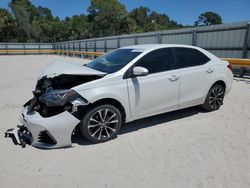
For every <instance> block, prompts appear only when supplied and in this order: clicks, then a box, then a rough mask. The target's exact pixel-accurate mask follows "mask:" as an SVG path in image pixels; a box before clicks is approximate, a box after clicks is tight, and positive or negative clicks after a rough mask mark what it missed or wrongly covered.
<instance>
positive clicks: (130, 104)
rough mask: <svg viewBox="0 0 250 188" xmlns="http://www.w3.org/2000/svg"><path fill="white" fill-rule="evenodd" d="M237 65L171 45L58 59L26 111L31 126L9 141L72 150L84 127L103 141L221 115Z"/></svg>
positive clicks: (42, 76)
mask: <svg viewBox="0 0 250 188" xmlns="http://www.w3.org/2000/svg"><path fill="white" fill-rule="evenodd" d="M231 68H232V67H231V65H230V64H229V63H228V62H226V61H223V60H221V59H219V58H218V57H216V56H214V55H213V54H211V53H209V52H208V51H206V50H204V49H201V48H198V47H194V46H187V45H170V44H169V45H168V44H162V45H160V44H150V45H137V46H128V47H123V48H119V49H117V50H114V51H112V52H110V53H108V54H105V55H104V56H102V57H99V58H97V59H95V60H93V61H92V62H90V63H88V64H86V65H77V64H73V63H67V62H55V63H53V64H51V65H49V66H48V67H46V68H45V69H44V70H43V71H42V72H41V74H40V75H39V78H38V82H37V86H36V88H35V91H33V93H34V97H33V99H31V100H30V101H28V102H27V103H26V104H25V105H24V106H23V111H22V114H21V117H20V121H21V122H22V124H23V126H20V127H18V128H15V129H10V130H8V131H7V132H6V136H11V137H12V138H13V139H14V140H15V142H16V143H17V144H21V145H22V146H25V144H26V143H28V144H31V145H33V146H35V147H39V148H59V147H67V146H71V135H72V132H73V131H74V129H75V127H76V126H77V125H79V126H80V130H81V133H82V134H83V136H84V137H85V138H87V139H88V140H89V141H91V142H93V143H100V142H106V141H108V140H110V139H113V138H115V137H116V136H117V134H118V133H119V130H120V128H121V125H122V124H123V123H126V122H130V121H133V120H136V119H140V118H145V117H149V116H153V115H156V114H161V113H165V112H169V111H173V110H178V109H182V108H187V107H190V106H196V105H201V106H202V107H203V108H204V109H206V110H207V111H214V110H218V109H219V108H220V106H221V105H222V104H223V98H224V96H225V95H226V94H227V93H228V92H229V91H230V89H231V87H232V80H233V74H232V71H231ZM166 115H167V114H166Z"/></svg>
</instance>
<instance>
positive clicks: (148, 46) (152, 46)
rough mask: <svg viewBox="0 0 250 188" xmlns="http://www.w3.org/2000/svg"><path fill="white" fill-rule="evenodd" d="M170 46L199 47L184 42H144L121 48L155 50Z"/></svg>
mask: <svg viewBox="0 0 250 188" xmlns="http://www.w3.org/2000/svg"><path fill="white" fill-rule="evenodd" d="M167 47H168V48H169V47H184V48H195V49H198V47H195V46H191V45H183V44H142V45H132V46H125V47H122V48H121V49H140V50H143V51H144V50H145V51H147V50H154V49H158V48H167Z"/></svg>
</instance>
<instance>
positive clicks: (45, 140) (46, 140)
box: [38, 131, 56, 145]
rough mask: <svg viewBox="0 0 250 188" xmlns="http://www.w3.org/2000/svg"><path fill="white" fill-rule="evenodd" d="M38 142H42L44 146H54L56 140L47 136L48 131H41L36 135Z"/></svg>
mask: <svg viewBox="0 0 250 188" xmlns="http://www.w3.org/2000/svg"><path fill="white" fill-rule="evenodd" d="M38 142H42V143H45V144H51V145H54V144H56V140H55V139H54V138H53V137H52V136H51V135H50V134H49V132H48V131H41V132H40V133H39V134H38Z"/></svg>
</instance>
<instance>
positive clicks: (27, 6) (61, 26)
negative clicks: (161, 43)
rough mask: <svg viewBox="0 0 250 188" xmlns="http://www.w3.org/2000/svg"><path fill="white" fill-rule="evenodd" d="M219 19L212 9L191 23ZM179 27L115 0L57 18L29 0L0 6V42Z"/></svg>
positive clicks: (97, 2)
mask: <svg viewBox="0 0 250 188" xmlns="http://www.w3.org/2000/svg"><path fill="white" fill-rule="evenodd" d="M220 23H222V19H221V17H220V16H219V15H218V14H216V13H214V12H205V13H202V14H201V15H200V16H199V17H198V19H197V21H195V23H194V25H195V26H202V25H212V24H220ZM183 27H190V26H183V25H182V24H178V23H177V22H176V21H174V20H172V19H170V18H169V16H168V15H166V14H160V13H157V12H156V11H151V10H150V9H149V8H147V7H138V8H135V9H133V10H132V11H130V12H129V11H127V10H126V7H125V5H123V4H121V3H120V2H119V1H118V0H105V1H103V0H91V1H90V5H89V7H88V9H87V15H84V14H81V15H74V16H72V17H66V18H65V19H62V20H61V19H59V17H55V16H53V15H52V13H51V10H50V9H48V8H46V7H42V6H38V7H36V6H34V5H33V4H32V3H31V1H30V0H11V1H10V3H9V9H3V8H0V42H56V41H57V42H58V41H66V40H78V39H86V38H93V37H104V36H112V35H121V34H128V33H140V32H149V31H157V30H167V29H177V28H183Z"/></svg>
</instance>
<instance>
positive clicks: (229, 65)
mask: <svg viewBox="0 0 250 188" xmlns="http://www.w3.org/2000/svg"><path fill="white" fill-rule="evenodd" d="M227 68H229V69H230V70H231V71H232V72H233V67H232V65H231V64H228V65H227Z"/></svg>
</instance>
